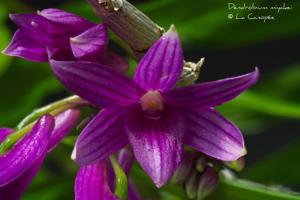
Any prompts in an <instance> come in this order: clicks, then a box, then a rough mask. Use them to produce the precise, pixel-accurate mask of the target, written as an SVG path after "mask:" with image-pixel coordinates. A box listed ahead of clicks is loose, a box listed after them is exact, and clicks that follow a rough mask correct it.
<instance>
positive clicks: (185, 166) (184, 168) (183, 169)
mask: <svg viewBox="0 0 300 200" xmlns="http://www.w3.org/2000/svg"><path fill="white" fill-rule="evenodd" d="M194 160H195V154H194V153H191V152H185V153H184V156H183V159H182V161H181V163H180V164H179V166H178V167H177V169H176V171H175V173H174V175H173V177H172V179H171V182H172V183H183V182H184V181H185V180H186V179H187V177H188V175H189V174H190V173H191V170H192V168H193V165H194Z"/></svg>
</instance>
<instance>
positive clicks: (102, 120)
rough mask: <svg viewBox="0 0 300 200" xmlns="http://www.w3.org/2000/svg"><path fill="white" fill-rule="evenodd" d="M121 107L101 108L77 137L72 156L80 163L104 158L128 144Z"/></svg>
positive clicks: (88, 162)
mask: <svg viewBox="0 0 300 200" xmlns="http://www.w3.org/2000/svg"><path fill="white" fill-rule="evenodd" d="M123 113H124V111H122V109H103V110H101V111H100V112H99V113H98V114H97V115H96V116H95V117H94V118H93V120H92V121H91V122H90V123H89V124H88V125H87V126H86V127H85V128H84V130H83V131H82V133H81V134H80V136H79V137H78V139H77V142H76V146H75V149H74V151H73V155H72V158H73V159H75V160H76V162H77V163H79V164H80V165H87V164H90V163H93V162H95V161H97V160H104V159H106V158H107V157H108V156H110V154H112V153H113V152H115V151H117V150H119V149H121V148H123V147H124V146H125V145H127V144H128V140H127V136H126V134H125V132H124V122H123V120H124V119H123V117H124V115H123Z"/></svg>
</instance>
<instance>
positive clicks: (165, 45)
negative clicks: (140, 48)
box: [134, 28, 183, 91]
mask: <svg viewBox="0 0 300 200" xmlns="http://www.w3.org/2000/svg"><path fill="white" fill-rule="evenodd" d="M182 69H183V53H182V48H181V44H180V40H179V37H178V34H177V32H176V30H175V29H174V28H171V29H170V30H169V31H168V32H167V33H166V34H164V35H163V36H162V37H161V38H160V39H159V40H158V41H157V42H156V43H155V44H154V45H153V46H152V47H151V48H150V49H149V50H148V52H147V53H146V54H145V56H144V57H143V58H142V60H141V61H140V63H139V65H138V67H137V69H136V72H135V75H134V80H135V81H136V82H137V83H139V85H141V86H142V87H143V88H144V89H145V90H160V91H165V90H168V89H170V88H172V87H173V86H174V85H175V83H176V82H177V80H178V79H179V77H180V74H181V71H182Z"/></svg>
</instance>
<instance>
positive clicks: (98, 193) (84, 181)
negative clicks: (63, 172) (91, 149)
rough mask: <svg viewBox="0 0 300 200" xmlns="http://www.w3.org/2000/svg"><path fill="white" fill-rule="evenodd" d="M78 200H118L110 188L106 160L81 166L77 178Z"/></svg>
mask: <svg viewBox="0 0 300 200" xmlns="http://www.w3.org/2000/svg"><path fill="white" fill-rule="evenodd" d="M75 199H76V200H117V199H118V198H117V197H116V196H115V195H114V194H113V193H112V192H111V190H110V188H109V180H108V175H107V167H106V164H105V162H98V163H97V164H93V165H88V166H85V167H81V168H80V169H79V172H78V173H77V176H76V180H75Z"/></svg>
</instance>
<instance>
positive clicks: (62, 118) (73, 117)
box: [48, 109, 80, 151]
mask: <svg viewBox="0 0 300 200" xmlns="http://www.w3.org/2000/svg"><path fill="white" fill-rule="evenodd" d="M79 118H80V110H77V109H69V110H66V111H64V112H62V113H60V114H59V115H58V116H56V117H55V127H54V130H53V131H52V134H51V139H50V143H49V144H48V151H51V150H52V149H53V148H55V146H56V145H57V144H58V143H59V142H60V141H61V140H62V139H63V138H64V137H65V136H67V135H68V134H69V133H70V132H71V130H72V129H73V128H74V126H75V125H76V123H77V122H78V120H79Z"/></svg>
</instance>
